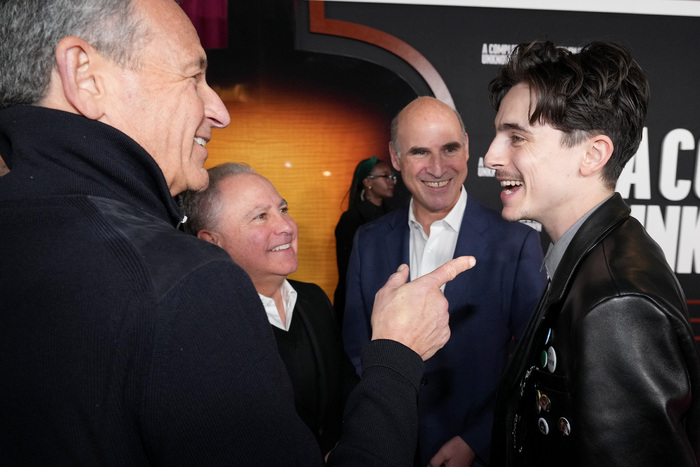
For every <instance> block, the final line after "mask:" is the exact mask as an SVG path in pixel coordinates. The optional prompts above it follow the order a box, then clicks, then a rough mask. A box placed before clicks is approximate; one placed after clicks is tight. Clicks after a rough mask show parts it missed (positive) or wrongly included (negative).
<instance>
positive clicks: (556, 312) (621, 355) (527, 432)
mask: <svg viewBox="0 0 700 467" xmlns="http://www.w3.org/2000/svg"><path fill="white" fill-rule="evenodd" d="M629 213H630V209H629V207H628V206H627V205H626V204H625V203H624V201H623V200H622V198H621V197H620V195H619V194H616V195H615V196H613V197H612V198H610V199H609V200H608V201H606V202H605V203H604V204H603V205H602V206H601V207H600V208H599V209H598V210H596V211H595V212H594V213H593V214H592V215H591V217H590V218H589V219H587V220H586V222H585V223H584V224H583V225H582V226H581V228H580V230H579V231H578V232H577V234H576V236H575V237H574V239H573V240H572V242H571V244H570V245H569V248H568V249H567V250H566V252H565V253H564V256H563V258H562V261H561V263H560V264H559V266H558V268H557V270H556V272H555V273H554V277H553V278H552V282H551V286H550V288H549V290H548V292H546V293H545V294H544V296H543V298H542V300H541V301H540V303H539V305H538V307H537V310H536V312H535V314H533V316H532V319H531V321H530V322H529V324H528V326H527V329H526V332H525V335H524V337H523V340H522V341H521V344H520V345H519V346H518V348H517V350H516V352H515V354H514V356H513V359H512V360H511V362H510V364H509V366H508V368H507V370H506V373H505V375H504V378H503V382H502V384H501V386H500V389H499V393H498V398H497V403H496V408H497V409H496V410H497V411H496V414H495V418H494V431H493V438H492V451H491V465H492V466H506V465H507V466H534V465H536V466H543V467H546V466H561V465H568V466H574V467H577V466H581V467H584V466H591V465H605V466H620V467H623V466H631V465H634V466H638V467H639V466H650V467H651V466H658V465H673V466H674V467H675V466H678V467H681V466H696V465H697V464H698V459H699V458H698V455H699V454H700V364H699V363H698V355H697V353H696V351H695V347H694V338H693V334H692V331H691V328H690V323H689V317H688V312H687V309H686V303H685V297H684V295H683V292H682V290H681V288H680V286H679V284H678V282H677V280H676V278H675V275H674V274H673V272H672V271H671V269H670V268H669V267H668V265H667V263H666V260H665V257H664V254H663V251H662V250H661V249H660V248H659V246H658V245H657V244H656V243H655V242H654V241H653V240H652V239H651V237H649V235H648V234H647V233H646V232H645V231H644V228H643V227H642V226H641V225H640V224H639V222H637V220H636V219H634V218H632V217H630V215H629ZM550 330H551V332H550ZM548 352H549V354H548ZM544 355H547V358H546V359H544ZM553 356H555V357H556V365H553V363H552V362H553V361H554V359H553ZM547 363H549V365H547ZM564 428H566V430H564ZM565 431H567V432H568V433H565Z"/></svg>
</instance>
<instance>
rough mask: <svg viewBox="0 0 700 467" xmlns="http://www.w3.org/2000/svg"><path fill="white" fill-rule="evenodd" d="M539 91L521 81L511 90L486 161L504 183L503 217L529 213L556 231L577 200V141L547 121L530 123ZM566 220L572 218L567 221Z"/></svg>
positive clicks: (503, 103)
mask: <svg viewBox="0 0 700 467" xmlns="http://www.w3.org/2000/svg"><path fill="white" fill-rule="evenodd" d="M535 102H536V96H531V93H530V87H529V86H528V85H527V84H525V83H520V84H517V85H516V86H513V88H511V89H510V91H508V93H507V94H506V95H505V97H504V98H503V100H502V101H501V105H500V107H499V109H498V114H497V115H496V119H495V122H494V126H495V128H496V136H495V138H494V139H493V142H492V143H491V146H490V147H489V150H488V152H487V153H486V157H485V163H486V165H487V166H488V167H489V168H491V169H495V170H496V178H497V179H498V180H499V182H500V183H501V186H502V187H503V190H502V192H501V201H502V202H503V213H502V214H503V217H504V218H505V219H507V220H510V221H517V220H521V219H530V220H535V221H539V222H540V223H542V224H543V225H544V227H545V229H546V230H547V232H548V233H549V234H550V236H551V235H552V234H553V233H554V232H557V231H558V229H559V227H560V226H561V227H566V224H562V220H563V219H567V218H568V216H569V213H571V212H574V211H575V209H573V207H575V206H576V203H578V202H579V201H578V200H577V190H576V189H575V186H576V182H577V179H578V168H579V165H580V162H581V154H580V148H579V147H576V146H575V147H573V148H568V147H565V146H564V145H563V144H562V141H563V139H562V138H563V136H564V133H563V132H562V131H560V130H557V129H554V128H552V126H550V125H549V124H547V123H535V124H531V123H530V114H531V112H532V106H534V103H535ZM566 223H568V220H567V221H566Z"/></svg>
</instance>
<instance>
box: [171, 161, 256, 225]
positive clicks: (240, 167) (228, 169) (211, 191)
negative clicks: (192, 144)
mask: <svg viewBox="0 0 700 467" xmlns="http://www.w3.org/2000/svg"><path fill="white" fill-rule="evenodd" d="M207 172H209V186H208V187H207V189H206V190H202V191H187V192H185V194H183V195H182V199H181V204H182V210H183V211H184V213H185V215H186V216H187V222H186V223H185V224H184V228H185V232H188V233H191V234H193V235H197V234H198V233H199V231H200V230H203V229H212V230H216V229H217V228H218V221H219V219H218V217H219V214H220V213H221V210H222V209H223V203H222V202H221V189H219V186H220V185H221V181H222V180H224V179H226V178H228V177H231V176H233V175H238V174H254V173H257V172H256V171H255V170H253V168H252V167H251V166H249V165H248V164H244V163H243V162H226V163H224V164H219V165H217V166H214V167H212V168H211V169H209V170H208V171H207Z"/></svg>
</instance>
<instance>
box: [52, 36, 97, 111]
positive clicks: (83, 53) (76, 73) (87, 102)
mask: <svg viewBox="0 0 700 467" xmlns="http://www.w3.org/2000/svg"><path fill="white" fill-rule="evenodd" d="M104 60H105V59H104V57H102V56H101V55H100V54H99V53H98V52H97V51H96V50H95V49H94V48H93V47H92V46H91V45H90V44H88V43H87V42H85V41H84V40H82V39H80V38H78V37H74V36H69V37H64V38H63V39H62V40H61V41H60V42H59V43H58V45H57V46H56V64H57V67H58V74H59V76H60V78H61V84H62V87H63V94H64V96H65V99H66V101H67V102H68V103H70V104H71V105H72V106H73V107H74V108H75V110H76V111H77V112H78V113H80V114H82V115H84V116H85V117H87V118H90V119H92V120H99V119H100V118H101V117H102V116H103V115H104V111H103V109H102V106H103V101H104V83H103V77H102V70H101V65H102V62H103V61H104Z"/></svg>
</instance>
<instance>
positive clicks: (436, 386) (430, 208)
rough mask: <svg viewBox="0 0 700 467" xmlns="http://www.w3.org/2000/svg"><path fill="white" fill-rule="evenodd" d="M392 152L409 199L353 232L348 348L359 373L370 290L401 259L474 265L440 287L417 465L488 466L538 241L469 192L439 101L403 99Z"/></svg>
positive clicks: (463, 162)
mask: <svg viewBox="0 0 700 467" xmlns="http://www.w3.org/2000/svg"><path fill="white" fill-rule="evenodd" d="M389 150H390V153H391V160H392V163H393V165H394V167H395V168H396V169H397V170H399V171H400V172H401V176H402V178H403V181H404V183H405V184H406V187H407V188H408V189H409V191H410V192H411V194H412V198H411V201H410V203H409V205H408V207H406V208H404V209H400V210H398V211H394V212H393V213H390V214H387V215H386V216H384V217H382V218H380V219H378V220H377V221H375V222H373V223H371V224H367V225H365V226H363V227H362V228H361V229H360V230H359V231H358V233H357V235H356V238H355V242H354V245H355V247H354V249H353V252H352V257H351V260H350V265H349V268H348V284H347V286H348V289H347V290H348V293H347V297H348V299H347V302H346V311H345V317H344V322H343V338H344V342H345V348H346V351H347V353H348V355H349V356H350V358H351V359H352V360H353V363H354V364H355V366H356V368H357V369H358V372H361V371H362V369H361V366H360V350H361V349H362V347H363V346H364V345H365V344H366V343H367V342H369V341H370V339H371V334H372V329H371V326H370V316H371V311H372V305H373V302H374V295H375V293H376V292H377V291H378V290H379V288H380V286H381V284H383V283H384V282H386V279H387V278H388V277H389V276H390V275H391V274H392V272H394V271H395V270H396V268H397V267H398V266H399V265H400V264H402V263H406V264H409V266H410V276H411V279H416V278H418V277H420V276H422V275H424V274H426V273H428V272H430V271H432V270H434V269H435V268H436V267H438V266H440V265H441V264H443V263H445V262H446V261H448V260H450V259H452V258H453V257H456V256H459V255H464V254H469V255H473V256H475V257H476V258H477V261H478V266H477V267H475V268H474V269H473V270H471V271H468V272H466V273H464V274H462V275H461V276H460V277H458V278H457V279H456V280H454V281H452V282H451V283H449V284H447V286H446V288H445V289H444V293H445V297H446V298H447V300H448V301H449V304H450V328H451V331H452V337H451V338H450V341H449V342H448V343H447V345H445V347H444V348H443V349H441V350H440V351H439V352H438V353H437V354H435V356H434V357H433V358H432V359H431V360H430V361H429V362H428V363H427V365H426V372H425V378H424V379H423V382H422V388H421V391H420V393H419V404H418V410H419V421H420V435H419V445H418V451H417V456H416V462H417V463H418V465H422V466H425V465H431V466H440V465H446V464H447V463H448V462H449V465H450V467H452V466H470V465H485V464H486V462H488V451H489V446H490V436H491V425H492V419H493V402H494V398H495V393H496V388H497V385H498V382H499V379H500V377H501V373H502V371H503V369H504V368H505V365H506V362H507V360H508V355H509V349H510V348H511V347H510V346H511V344H512V340H513V338H515V339H517V338H518V337H519V336H520V334H521V332H522V331H523V328H524V326H525V324H526V322H527V319H528V317H529V316H530V314H531V313H532V310H533V309H534V307H535V305H536V302H537V299H538V297H539V295H540V293H541V292H542V290H543V288H544V285H545V280H546V279H545V276H544V273H543V272H542V270H541V269H542V268H541V266H542V248H541V246H540V238H539V235H538V233H537V232H536V231H535V230H534V229H531V228H530V227H527V226H525V225H523V224H518V223H508V222H506V221H504V220H503V219H502V218H501V216H500V214H499V213H497V212H495V211H492V210H490V209H487V208H485V207H484V206H482V205H481V204H479V203H478V202H477V201H476V200H475V199H474V198H473V197H471V196H469V195H468V194H467V191H466V189H465V188H464V186H463V185H464V181H465V179H466V178H467V160H468V159H469V147H468V139H467V134H466V132H465V130H464V124H463V123H462V119H461V118H460V116H459V114H458V113H457V112H456V111H454V110H453V109H452V108H450V107H449V106H447V105H446V104H444V103H443V102H441V101H439V100H437V99H434V98H431V97H419V98H418V99H416V100H414V101H413V102H411V103H410V104H408V105H407V106H406V107H405V108H404V109H403V110H402V111H401V112H400V113H399V114H398V115H397V117H396V118H395V119H394V121H393V122H392V128H391V143H390V145H389Z"/></svg>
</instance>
